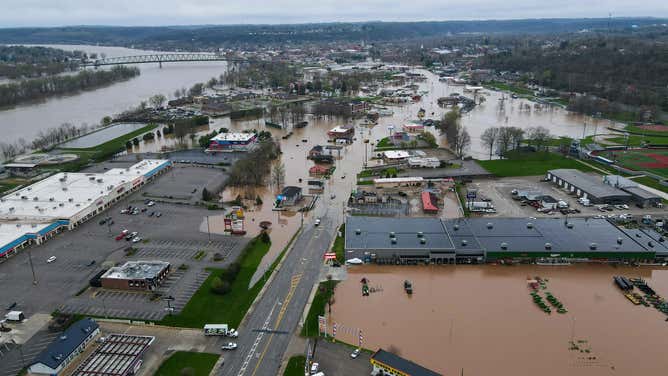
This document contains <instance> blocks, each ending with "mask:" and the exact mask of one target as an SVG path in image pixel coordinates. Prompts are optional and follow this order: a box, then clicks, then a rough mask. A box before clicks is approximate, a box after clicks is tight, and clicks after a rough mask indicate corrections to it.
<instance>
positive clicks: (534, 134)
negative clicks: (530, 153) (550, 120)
mask: <svg viewBox="0 0 668 376" xmlns="http://www.w3.org/2000/svg"><path fill="white" fill-rule="evenodd" d="M527 136H528V139H529V144H530V145H533V146H535V147H536V150H541V149H543V148H544V149H545V150H547V145H548V142H549V141H550V130H549V129H547V128H545V127H541V126H538V127H532V128H529V130H528V132H527Z"/></svg>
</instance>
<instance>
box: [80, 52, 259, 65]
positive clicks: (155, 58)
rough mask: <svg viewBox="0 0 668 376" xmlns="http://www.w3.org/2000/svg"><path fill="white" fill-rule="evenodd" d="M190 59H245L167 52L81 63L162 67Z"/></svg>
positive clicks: (212, 54)
mask: <svg viewBox="0 0 668 376" xmlns="http://www.w3.org/2000/svg"><path fill="white" fill-rule="evenodd" d="M192 61H235V62H243V61H247V60H244V59H240V58H234V57H229V56H225V55H219V54H214V53H167V54H152V55H136V56H120V57H106V58H102V59H97V60H93V61H89V62H86V63H84V64H82V66H84V67H101V66H104V65H125V64H148V63H158V64H159V65H160V67H161V68H162V63H180V62H192Z"/></svg>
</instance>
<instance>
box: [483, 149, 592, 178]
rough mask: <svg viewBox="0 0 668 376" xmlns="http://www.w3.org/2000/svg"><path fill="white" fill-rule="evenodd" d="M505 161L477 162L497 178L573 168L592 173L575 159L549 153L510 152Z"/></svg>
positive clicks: (541, 173) (542, 173)
mask: <svg viewBox="0 0 668 376" xmlns="http://www.w3.org/2000/svg"><path fill="white" fill-rule="evenodd" d="M506 157H507V159H498V160H491V161H478V163H479V164H480V165H481V166H482V167H483V168H484V169H485V170H487V171H489V172H491V173H492V174H494V175H496V176H498V177H508V176H532V175H545V173H546V172H547V171H548V170H552V169H555V168H574V169H577V170H581V171H593V170H592V169H591V168H590V167H588V166H585V165H583V164H581V163H580V162H578V161H577V160H575V159H571V158H566V157H564V156H562V155H560V154H556V153H549V152H535V153H532V152H522V153H518V152H512V153H508V154H507V155H506Z"/></svg>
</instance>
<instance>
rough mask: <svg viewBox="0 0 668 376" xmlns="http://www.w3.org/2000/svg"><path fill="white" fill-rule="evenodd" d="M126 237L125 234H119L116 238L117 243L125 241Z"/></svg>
mask: <svg viewBox="0 0 668 376" xmlns="http://www.w3.org/2000/svg"><path fill="white" fill-rule="evenodd" d="M124 237H125V235H124V234H123V233H120V234H118V236H116V241H119V240H121V239H123V238H124Z"/></svg>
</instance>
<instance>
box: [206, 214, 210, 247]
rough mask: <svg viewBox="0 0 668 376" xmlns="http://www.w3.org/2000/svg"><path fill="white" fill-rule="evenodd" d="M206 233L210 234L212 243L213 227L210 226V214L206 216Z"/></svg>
mask: <svg viewBox="0 0 668 376" xmlns="http://www.w3.org/2000/svg"><path fill="white" fill-rule="evenodd" d="M206 233H207V234H208V236H209V243H211V227H210V226H209V216H208V215H207V216H206Z"/></svg>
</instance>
